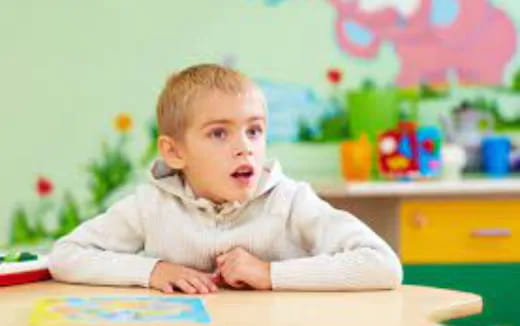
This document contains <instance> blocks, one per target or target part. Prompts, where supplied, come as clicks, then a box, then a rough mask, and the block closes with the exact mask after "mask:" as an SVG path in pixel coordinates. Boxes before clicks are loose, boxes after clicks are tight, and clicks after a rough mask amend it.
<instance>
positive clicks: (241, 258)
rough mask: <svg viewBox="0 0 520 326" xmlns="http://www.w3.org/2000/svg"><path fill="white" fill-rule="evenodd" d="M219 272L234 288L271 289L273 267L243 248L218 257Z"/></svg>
mask: <svg viewBox="0 0 520 326" xmlns="http://www.w3.org/2000/svg"><path fill="white" fill-rule="evenodd" d="M217 271H218V272H219V273H220V275H221V277H222V279H223V280H224V282H226V283H227V284H228V285H230V286H232V287H234V288H238V289H240V288H244V287H246V286H250V287H252V288H253V289H257V290H270V289H271V265H270V264H269V263H268V262H265V261H263V260H260V259H259V258H257V257H255V256H254V255H252V254H251V253H249V252H248V251H247V250H245V249H243V248H241V247H237V248H234V249H232V250H230V251H228V252H227V253H225V254H222V255H220V256H218V257H217Z"/></svg>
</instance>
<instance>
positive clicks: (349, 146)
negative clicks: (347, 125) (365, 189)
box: [340, 134, 372, 181]
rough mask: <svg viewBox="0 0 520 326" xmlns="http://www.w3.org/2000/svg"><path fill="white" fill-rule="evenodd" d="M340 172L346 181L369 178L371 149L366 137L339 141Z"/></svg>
mask: <svg viewBox="0 0 520 326" xmlns="http://www.w3.org/2000/svg"><path fill="white" fill-rule="evenodd" d="M340 146H341V172H342V174H343V177H344V178H345V179H346V180H348V181H365V180H368V179H369V178H370V170H371V169H370V168H371V166H372V153H371V151H372V149H371V147H372V146H370V141H369V140H368V137H367V136H366V135H365V134H363V135H361V137H360V138H359V139H358V140H347V141H344V142H342V143H341V145H340Z"/></svg>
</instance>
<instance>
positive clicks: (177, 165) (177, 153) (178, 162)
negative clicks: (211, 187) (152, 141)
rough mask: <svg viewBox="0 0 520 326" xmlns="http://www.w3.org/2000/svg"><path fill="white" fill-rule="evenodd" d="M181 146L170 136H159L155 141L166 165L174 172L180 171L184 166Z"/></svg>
mask: <svg viewBox="0 0 520 326" xmlns="http://www.w3.org/2000/svg"><path fill="white" fill-rule="evenodd" d="M180 145H181V144H180V143H179V142H178V141H176V140H174V139H173V138H172V137H170V136H166V135H161V136H159V140H158V141H157V146H158V147H159V152H160V153H161V156H162V158H163V160H164V161H165V162H166V164H167V165H168V166H169V167H170V168H172V169H176V170H182V169H183V168H184V166H185V165H186V162H185V158H184V153H183V151H182V149H181V146H180Z"/></svg>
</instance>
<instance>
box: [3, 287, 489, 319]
mask: <svg viewBox="0 0 520 326" xmlns="http://www.w3.org/2000/svg"><path fill="white" fill-rule="evenodd" d="M113 295H117V296H126V295H128V296H135V295H151V296H164V295H165V294H162V293H160V292H158V291H154V290H151V289H143V288H130V287H106V286H85V285H74V284H63V283H57V282H55V281H46V282H39V283H32V284H24V285H17V286H11V287H3V288H0V314H1V315H2V318H1V319H2V321H3V322H2V324H3V325H10V326H22V325H23V326H26V325H28V320H29V315H30V312H31V310H32V308H33V305H34V303H35V301H36V300H37V299H38V298H42V297H56V296H57V297H60V296H79V297H89V296H113ZM174 295H182V294H174ZM196 297H200V298H202V300H203V302H204V304H205V307H206V309H207V311H208V314H209V316H210V318H211V323H210V325H222V326H224V325H226V326H229V325H248V326H256V325H284V326H286V325H438V323H439V322H441V321H443V320H447V319H452V318H457V317H464V316H468V315H472V314H477V313H480V312H481V311H482V299H481V297H479V296H478V295H475V294H472V293H466V292H459V291H453V290H445V289H437V288H430V287H423V286H412V285H403V286H401V287H400V288H398V289H397V290H392V291H370V292H271V291H267V292H262V291H231V290H220V291H219V292H217V293H214V294H209V295H201V296H196ZM172 324H175V325H185V324H183V323H178V322H176V323H169V324H167V325H172ZM59 325H62V324H59ZM66 325H69V324H66ZM70 325H86V323H78V322H75V323H72V322H71V323H70ZM89 325H92V324H89ZM114 325H118V326H123V325H126V324H124V323H117V324H114ZM128 325H133V326H136V325H138V324H137V323H135V322H134V323H129V324H128ZM153 325H156V326H158V325H166V324H165V323H164V324H161V323H153ZM186 325H188V324H186ZM189 325H192V326H193V325H195V324H189Z"/></svg>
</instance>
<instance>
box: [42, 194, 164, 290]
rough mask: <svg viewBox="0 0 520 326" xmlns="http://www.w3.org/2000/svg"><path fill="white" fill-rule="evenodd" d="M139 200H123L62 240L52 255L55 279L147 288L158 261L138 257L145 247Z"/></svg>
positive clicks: (51, 269) (51, 260)
mask: <svg viewBox="0 0 520 326" xmlns="http://www.w3.org/2000/svg"><path fill="white" fill-rule="evenodd" d="M137 197H138V196H137V194H132V195H130V196H128V197H126V198H123V199H122V200H120V201H119V202H117V203H115V204H114V205H113V206H111V207H110V208H109V209H108V210H107V211H106V212H105V213H103V214H100V215H98V216H96V217H94V218H93V219H91V220H88V221H86V222H84V223H83V224H81V225H80V226H78V227H77V228H76V229H75V230H74V231H72V232H71V233H70V234H68V235H66V236H64V237H63V238H61V239H60V240H58V241H57V242H56V243H55V244H54V247H53V249H52V251H51V253H50V255H49V269H50V272H51V274H52V276H53V278H55V279H56V280H59V281H65V282H72V283H87V284H103V285H139V286H144V287H147V286H148V284H149V278H150V274H151V272H152V270H153V268H154V266H155V264H156V263H157V261H158V259H156V258H150V257H144V256H141V255H138V252H139V251H141V250H142V248H143V246H144V229H143V220H142V216H141V214H140V213H141V212H140V210H139V205H138V198H137Z"/></svg>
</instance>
